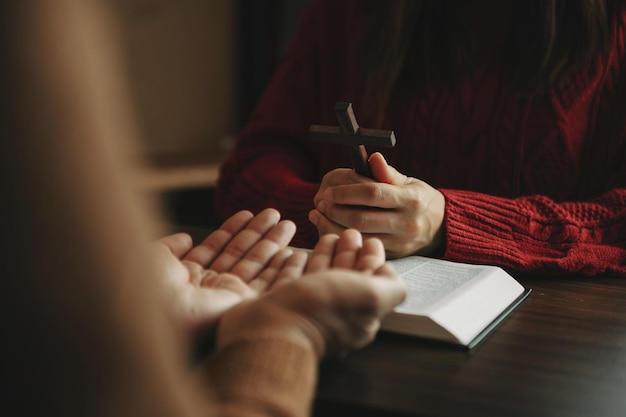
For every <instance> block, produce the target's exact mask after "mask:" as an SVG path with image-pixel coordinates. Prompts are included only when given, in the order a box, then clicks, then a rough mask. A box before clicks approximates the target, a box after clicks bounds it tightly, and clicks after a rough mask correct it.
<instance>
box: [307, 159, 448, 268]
mask: <svg viewBox="0 0 626 417" xmlns="http://www.w3.org/2000/svg"><path fill="white" fill-rule="evenodd" d="M369 164H370V168H371V170H372V175H373V177H374V180H372V179H371V178H366V177H362V176H360V175H358V174H356V173H355V172H354V171H353V170H351V169H335V170H332V171H330V172H329V173H327V174H326V175H325V176H324V178H323V180H322V183H321V184H320V188H319V190H318V192H317V194H316V195H315V198H314V204H315V209H313V210H312V211H311V212H310V213H309V220H310V221H311V222H312V223H313V224H315V225H316V226H317V229H318V232H319V235H320V236H323V235H324V234H327V233H339V232H341V231H342V230H345V229H347V228H354V229H357V230H359V231H361V233H363V234H364V235H365V236H367V237H378V238H379V239H381V240H382V242H383V244H384V246H385V250H386V252H387V255H388V257H389V258H398V257H402V256H407V255H412V254H429V253H432V252H434V251H436V250H438V249H439V248H440V247H441V246H442V245H443V240H444V230H443V218H444V209H445V199H444V196H443V194H442V193H441V192H440V191H439V190H437V189H435V188H433V187H431V186H430V185H428V184H427V183H425V182H424V181H421V180H418V179H416V178H411V177H407V176H406V175H403V174H401V173H399V172H398V171H397V170H396V169H395V168H393V167H392V166H390V165H388V164H387V162H386V161H385V159H384V158H383V156H382V155H381V154H380V153H374V154H372V156H371V157H370V160H369Z"/></svg>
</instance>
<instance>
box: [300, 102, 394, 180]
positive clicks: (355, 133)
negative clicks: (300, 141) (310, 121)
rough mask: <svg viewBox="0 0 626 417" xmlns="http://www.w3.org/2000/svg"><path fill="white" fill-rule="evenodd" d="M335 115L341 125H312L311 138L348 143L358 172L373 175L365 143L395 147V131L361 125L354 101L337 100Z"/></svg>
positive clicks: (353, 163) (354, 166)
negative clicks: (356, 114) (355, 114)
mask: <svg viewBox="0 0 626 417" xmlns="http://www.w3.org/2000/svg"><path fill="white" fill-rule="evenodd" d="M335 116H336V117H337V121H338V122H339V126H322V125H311V127H310V128H309V135H310V136H311V139H313V140H315V141H318V142H328V143H340V144H343V145H346V146H347V147H348V151H349V152H350V159H351V160H352V166H353V168H354V170H355V171H356V173H357V174H359V175H363V176H365V177H371V176H372V173H371V171H370V167H369V163H368V162H367V160H368V156H367V151H366V150H365V145H372V146H382V147H385V148H393V147H394V146H395V145H396V137H395V135H394V133H393V131H392V130H380V129H367V128H362V127H359V124H358V123H357V121H356V117H355V116H354V111H353V110H352V103H344V102H337V103H336V104H335Z"/></svg>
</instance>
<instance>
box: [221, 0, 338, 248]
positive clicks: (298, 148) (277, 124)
mask: <svg viewBox="0 0 626 417" xmlns="http://www.w3.org/2000/svg"><path fill="white" fill-rule="evenodd" d="M334 3H337V4H334ZM334 3H333V2H330V1H317V0H316V1H313V2H311V4H310V5H309V6H308V8H307V9H305V11H304V12H303V14H302V17H301V19H300V21H299V23H298V26H297V28H296V31H295V34H294V37H293V38H292V40H291V42H290V45H289V46H288V48H287V50H286V51H285V54H284V55H283V57H282V60H281V63H280V65H279V67H278V69H277V71H276V73H275V74H274V76H273V78H272V80H271V81H270V83H269V85H268V86H267V88H266V90H265V92H264V94H263V95H262V97H261V99H260V100H259V102H258V103H257V104H256V107H255V110H254V112H253V114H252V116H251V118H250V120H249V121H248V123H247V124H246V127H245V128H244V130H243V131H242V132H241V133H240V134H239V136H238V138H237V143H236V145H235V148H234V150H233V151H232V152H231V154H230V156H229V158H228V159H227V160H226V161H225V163H224V165H223V166H222V170H221V172H220V176H219V180H218V184H217V189H216V193H215V208H216V212H217V213H218V215H219V216H220V217H221V218H223V219H225V218H227V217H229V216H231V215H232V214H233V213H235V212H237V211H238V210H242V209H247V210H251V211H253V212H259V211H261V210H262V209H264V208H267V207H273V208H276V209H278V210H279V211H280V212H281V214H282V217H283V218H285V219H289V220H293V221H294V222H295V223H296V226H297V234H296V236H295V238H294V240H293V241H292V244H293V245H295V246H301V247H310V246H311V245H312V244H314V243H315V242H316V241H317V230H316V229H315V227H314V225H313V224H311V223H310V222H309V221H308V212H309V211H310V210H311V209H313V197H314V195H315V193H316V192H317V190H318V188H319V183H320V180H321V172H322V168H320V167H321V165H322V163H321V161H320V147H319V145H318V144H316V143H313V142H312V141H311V139H310V137H309V134H308V127H309V126H310V125H311V124H314V123H325V122H326V121H328V122H331V121H332V122H334V117H333V113H332V109H333V105H334V103H335V101H337V99H338V98H337V97H336V96H334V95H333V94H325V93H324V92H323V91H320V87H319V86H327V85H329V84H332V83H333V82H332V81H331V79H335V80H336V79H338V77H335V76H334V74H329V72H330V71H336V70H337V69H336V68H337V67H338V66H339V64H332V65H331V64H329V62H330V63H332V62H335V60H334V59H333V57H332V56H330V55H332V54H336V53H338V52H337V51H339V50H340V49H341V48H337V49H335V48H330V47H329V46H328V42H325V41H324V40H323V39H322V38H324V39H325V38H327V37H332V36H333V35H332V34H333V33H334V31H336V30H337V28H341V27H343V25H341V24H340V23H338V22H341V20H342V19H345V18H346V11H345V9H346V7H344V6H342V2H334ZM329 8H331V9H332V10H327V9H329ZM336 61H339V60H336ZM323 88H326V87H323ZM326 108H327V109H328V111H329V113H330V115H331V117H333V119H332V120H326V121H324V116H325V117H328V116H327V115H322V114H321V111H320V109H326Z"/></svg>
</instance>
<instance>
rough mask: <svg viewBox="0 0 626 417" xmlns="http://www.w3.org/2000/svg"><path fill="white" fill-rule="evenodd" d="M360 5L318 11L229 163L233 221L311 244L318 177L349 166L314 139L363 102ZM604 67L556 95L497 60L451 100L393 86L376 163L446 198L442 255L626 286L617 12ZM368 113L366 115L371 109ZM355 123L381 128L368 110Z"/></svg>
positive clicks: (328, 5)
mask: <svg viewBox="0 0 626 417" xmlns="http://www.w3.org/2000/svg"><path fill="white" fill-rule="evenodd" d="M362 9H363V6H362V2H358V1H341V2H335V1H313V2H312V4H311V5H310V6H309V8H308V9H307V10H306V11H305V13H304V14H303V17H302V19H301V21H300V23H299V26H298V29H297V31H296V34H295V36H294V38H293V40H292V43H291V44H290V47H289V48H288V50H287V51H286V53H285V55H284V59H283V61H282V63H281V65H280V67H279V68H278V70H277V72H276V74H275V77H274V78H273V80H272V81H271V82H270V84H269V86H268V87H267V89H266V91H265V93H264V95H263V97H262V98H261V100H260V101H259V103H258V105H257V108H256V110H255V112H254V114H253V115H252V117H251V120H250V121H249V123H248V125H247V126H246V128H245V129H244V130H243V131H242V132H241V134H240V136H239V138H238V142H237V145H236V149H235V151H234V152H233V153H232V155H231V156H230V158H229V159H228V161H227V162H226V163H225V164H224V166H223V169H222V172H221V176H220V180H219V184H218V189H217V195H216V205H217V209H218V212H219V213H220V214H221V215H222V216H224V217H226V216H228V215H230V214H232V213H234V212H235V211H237V210H240V209H244V208H246V209H252V210H253V211H260V210H261V209H263V208H265V207H275V208H277V209H279V210H280V211H281V212H282V213H283V216H284V217H285V218H288V219H292V220H294V221H295V222H296V224H297V225H298V230H299V231H298V234H297V236H296V238H295V240H294V242H293V244H294V245H299V246H306V247H310V246H312V245H313V244H314V243H315V241H316V240H317V232H316V230H315V227H314V226H313V225H312V224H310V223H309V221H308V220H307V215H308V212H309V210H311V209H312V208H313V196H314V195H315V192H316V191H317V188H318V186H319V183H320V180H321V178H322V176H323V175H324V174H325V173H326V172H328V171H329V170H331V169H334V168H337V167H348V166H350V159H349V157H348V155H347V152H346V151H345V149H343V147H341V146H337V145H332V144H319V143H314V142H312V141H311V140H310V138H309V136H308V133H307V130H308V127H309V126H310V125H311V124H333V125H335V124H336V120H335V117H334V113H333V106H334V104H335V102H337V101H349V102H351V101H354V100H355V97H357V96H358V94H357V93H358V91H359V86H358V85H356V82H355V80H356V77H355V74H358V73H359V72H360V71H361V70H362V69H361V68H359V66H358V63H357V60H356V59H355V56H354V54H355V51H356V45H357V43H358V40H359V33H360V31H359V28H361V27H362V20H363V10H362ZM614 19H615V24H614V29H613V32H612V34H611V49H610V53H609V54H608V56H603V57H598V58H597V59H596V60H594V62H593V63H592V64H591V65H590V66H589V68H587V69H585V70H584V71H580V72H579V73H578V74H575V75H574V76H573V77H571V79H570V80H569V81H568V82H567V83H566V84H565V85H563V86H561V87H559V88H557V89H554V90H552V91H550V92H549V93H546V94H543V95H539V96H534V97H532V98H528V97H522V96H520V95H518V94H516V93H515V92H514V90H513V88H512V83H511V79H512V77H511V74H510V72H509V71H507V70H506V69H505V68H503V67H502V66H500V65H499V64H498V62H497V61H496V60H495V59H485V60H484V62H482V63H481V65H478V66H476V68H474V69H473V70H472V71H471V72H469V73H468V74H466V75H465V76H464V77H463V78H461V79H460V80H459V81H458V83H457V84H456V85H455V86H454V87H453V88H452V87H450V88H448V89H444V90H443V91H441V90H438V91H437V92H436V93H435V92H434V91H433V92H430V93H429V92H428V91H427V92H425V93H421V94H418V93H416V91H415V88H412V87H411V85H410V84H409V83H408V82H406V80H402V79H401V80H399V81H398V85H397V87H396V89H395V91H394V92H393V95H392V99H391V105H390V108H389V109H388V112H387V114H386V118H385V120H384V125H383V126H382V128H385V129H392V130H394V131H395V134H396V137H397V145H396V147H395V148H393V149H375V148H371V149H368V151H370V152H374V151H381V152H382V153H383V154H384V155H385V158H386V159H387V161H388V162H389V163H390V164H391V165H393V166H394V167H396V168H397V169H398V170H399V171H401V172H403V173H404V174H406V175H409V176H413V177H416V178H419V179H422V180H424V181H426V182H428V183H429V184H431V185H432V186H434V187H436V188H438V189H440V190H441V191H442V192H443V193H444V195H445V197H446V215H445V224H444V226H445V230H446V248H445V253H444V255H443V256H444V257H445V258H447V259H450V260H455V261H464V262H473V263H489V264H497V265H501V266H504V267H507V268H510V269H512V270H518V271H535V272H543V273H582V274H586V275H595V274H601V273H610V274H617V275H620V276H626V249H625V247H626V188H625V187H626V100H624V98H625V97H626V72H625V71H626V68H625V66H626V64H625V56H624V55H625V42H626V32H625V22H626V11H625V9H624V6H623V3H620V5H619V6H617V10H616V13H615V18H614ZM363 107H365V108H363ZM355 113H356V115H357V119H358V121H359V124H360V125H361V126H364V127H374V126H373V124H372V123H373V121H372V120H373V118H372V117H371V116H370V109H368V108H366V106H362V107H361V108H357V107H356V106H355Z"/></svg>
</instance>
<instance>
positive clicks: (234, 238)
mask: <svg viewBox="0 0 626 417" xmlns="http://www.w3.org/2000/svg"><path fill="white" fill-rule="evenodd" d="M294 233H295V225H294V224H293V223H292V222H290V221H286V220H283V221H281V220H280V214H279V213H278V212H277V211H276V210H273V209H267V210H264V211H262V212H261V213H259V214H258V215H256V216H253V215H252V213H250V212H248V211H241V212H239V213H237V214H235V215H233V216H232V217H231V218H229V219H228V220H227V221H226V222H224V224H223V225H222V226H221V227H220V228H219V229H217V230H216V231H214V232H213V233H211V234H210V235H209V236H208V237H207V238H206V239H204V241H202V242H201V243H200V244H199V245H197V246H195V247H194V246H193V242H192V240H191V237H190V236H189V235H187V234H184V233H178V234H174V235H170V236H166V237H164V238H162V239H160V240H159V241H158V243H157V244H156V245H155V248H154V252H153V253H154V254H155V255H157V256H156V259H157V260H156V261H157V262H158V263H159V265H158V266H159V267H160V270H161V271H163V275H164V276H163V281H164V283H165V285H166V289H167V294H168V299H169V302H170V303H171V305H172V307H173V309H174V313H175V315H176V317H177V318H179V319H182V321H183V323H184V325H185V326H188V329H189V330H190V331H192V332H193V331H198V330H201V329H202V330H204V329H211V328H213V327H214V326H215V324H216V322H217V320H218V318H219V317H220V316H221V314H222V313H224V312H225V311H226V310H228V309H229V308H231V307H233V306H234V305H236V304H238V303H239V302H241V301H242V300H246V299H249V298H253V297H256V296H258V295H259V294H261V293H263V292H264V291H266V290H268V289H269V288H271V287H272V285H273V284H274V282H276V280H277V279H278V278H279V274H280V273H281V271H285V267H286V266H287V270H288V265H285V263H286V262H287V263H289V262H296V261H297V257H296V258H293V259H292V256H291V255H292V251H291V250H289V249H287V248H286V246H287V245H288V244H289V242H290V240H291V238H292V237H293V235H294ZM290 259H291V260H290ZM283 273H284V272H283Z"/></svg>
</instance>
